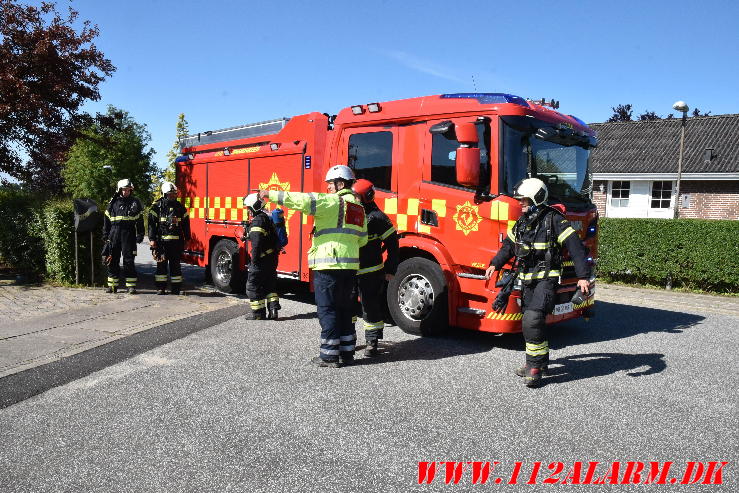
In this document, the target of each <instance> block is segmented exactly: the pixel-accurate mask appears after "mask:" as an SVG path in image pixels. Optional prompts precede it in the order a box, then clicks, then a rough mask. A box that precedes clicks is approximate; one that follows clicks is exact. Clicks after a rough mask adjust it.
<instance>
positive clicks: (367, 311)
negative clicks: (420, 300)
mask: <svg viewBox="0 0 739 493" xmlns="http://www.w3.org/2000/svg"><path fill="white" fill-rule="evenodd" d="M352 190H354V193H355V194H357V196H358V197H359V199H360V200H361V201H362V205H363V206H364V213H365V215H366V216H367V244H366V245H365V246H363V247H362V248H361V249H360V250H359V270H358V271H357V287H358V288H359V298H360V299H361V301H362V319H363V320H364V339H365V341H366V342H367V346H366V347H365V350H364V355H365V356H368V357H372V356H376V355H377V345H378V342H379V340H380V339H382V336H383V334H382V329H383V328H384V327H385V321H384V315H385V297H384V296H383V295H382V293H383V288H384V284H385V282H386V281H389V280H390V279H392V278H393V276H394V275H395V271H397V270H398V232H397V231H396V230H395V226H393V223H392V222H391V221H390V218H389V217H387V215H386V214H385V213H384V212H382V211H381V210H380V208H379V207H377V204H376V203H375V187H374V186H373V185H372V182H371V181H369V180H362V179H360V180H357V181H356V182H355V183H354V186H353V187H352ZM383 251H387V261H386V262H383V260H382V252H383Z"/></svg>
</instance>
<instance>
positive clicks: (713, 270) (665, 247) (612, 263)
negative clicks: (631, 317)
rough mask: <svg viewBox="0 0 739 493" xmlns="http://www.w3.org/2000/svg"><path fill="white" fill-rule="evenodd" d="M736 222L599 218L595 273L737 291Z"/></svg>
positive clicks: (611, 277) (627, 279)
mask: <svg viewBox="0 0 739 493" xmlns="http://www.w3.org/2000/svg"><path fill="white" fill-rule="evenodd" d="M737 238H739V221H717V220H703V219H677V220H665V219H617V218H602V219H601V220H600V238H599V245H598V254H599V262H598V275H599V277H600V278H601V279H603V280H605V281H623V282H627V283H641V284H656V285H661V286H672V287H686V288H689V289H700V290H705V291H716V292H726V293H728V292H737V291H739V241H737Z"/></svg>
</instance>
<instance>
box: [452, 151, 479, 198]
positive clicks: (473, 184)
mask: <svg viewBox="0 0 739 493" xmlns="http://www.w3.org/2000/svg"><path fill="white" fill-rule="evenodd" d="M457 183H459V184H460V185H462V186H463V187H470V188H477V186H478V185H479V183H480V149H479V148H478V147H464V146H462V147H460V148H459V149H457Z"/></svg>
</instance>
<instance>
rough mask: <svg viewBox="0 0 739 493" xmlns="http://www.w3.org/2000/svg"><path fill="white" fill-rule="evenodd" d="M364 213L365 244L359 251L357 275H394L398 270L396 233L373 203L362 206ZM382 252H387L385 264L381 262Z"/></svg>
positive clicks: (390, 222)
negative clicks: (377, 273) (365, 221)
mask: <svg viewBox="0 0 739 493" xmlns="http://www.w3.org/2000/svg"><path fill="white" fill-rule="evenodd" d="M364 212H365V214H366V215H367V244H366V245H365V246H363V247H362V248H360V249H359V270H358V271H357V275H363V274H368V273H370V272H376V271H384V272H386V273H388V274H393V275H394V274H395V271H397V270H398V232H397V231H396V229H395V226H393V223H392V221H390V218H389V217H387V214H385V213H384V212H382V211H381V210H380V208H379V207H377V204H375V203H374V202H371V203H369V204H364ZM384 250H387V262H383V260H382V252H383V251H384Z"/></svg>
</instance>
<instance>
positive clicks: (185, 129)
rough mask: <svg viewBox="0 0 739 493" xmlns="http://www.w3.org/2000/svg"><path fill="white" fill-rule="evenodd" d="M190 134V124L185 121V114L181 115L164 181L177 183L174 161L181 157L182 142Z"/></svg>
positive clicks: (168, 157) (168, 154)
mask: <svg viewBox="0 0 739 493" xmlns="http://www.w3.org/2000/svg"><path fill="white" fill-rule="evenodd" d="M189 133H190V130H189V124H188V123H187V120H185V114H184V113H180V115H179V116H178V117H177V126H176V129H175V141H174V143H173V144H172V148H171V149H170V150H169V152H168V153H167V162H168V163H169V166H168V167H167V169H165V170H164V172H163V173H162V179H163V180H165V181H171V182H174V181H175V165H174V161H175V159H177V156H179V155H180V141H181V140H182V139H184V138H185V137H187V136H188V134H189Z"/></svg>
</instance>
